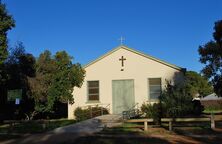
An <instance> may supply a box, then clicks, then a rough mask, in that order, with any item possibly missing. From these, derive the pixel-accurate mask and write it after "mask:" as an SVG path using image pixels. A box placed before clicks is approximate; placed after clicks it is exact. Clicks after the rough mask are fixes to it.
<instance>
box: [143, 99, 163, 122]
mask: <svg viewBox="0 0 222 144" xmlns="http://www.w3.org/2000/svg"><path fill="white" fill-rule="evenodd" d="M141 112H142V113H143V114H145V117H147V118H153V119H154V122H155V123H160V119H161V117H162V108H161V105H160V103H154V104H145V103H144V104H142V106H141Z"/></svg>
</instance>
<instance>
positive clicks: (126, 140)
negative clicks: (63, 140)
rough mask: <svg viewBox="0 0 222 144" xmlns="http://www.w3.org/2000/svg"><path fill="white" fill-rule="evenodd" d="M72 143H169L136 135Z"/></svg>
mask: <svg viewBox="0 0 222 144" xmlns="http://www.w3.org/2000/svg"><path fill="white" fill-rule="evenodd" d="M74 143H78V144H86V143H87V144H120V143H121V144H148V143H161V144H168V143H169V142H168V141H166V140H164V139H160V138H154V137H136V135H131V136H126V137H124V136H119V137H116V136H115V137H114V136H107V135H104V136H86V137H80V138H78V139H76V140H75V141H74ZM74 143H73V144H74Z"/></svg>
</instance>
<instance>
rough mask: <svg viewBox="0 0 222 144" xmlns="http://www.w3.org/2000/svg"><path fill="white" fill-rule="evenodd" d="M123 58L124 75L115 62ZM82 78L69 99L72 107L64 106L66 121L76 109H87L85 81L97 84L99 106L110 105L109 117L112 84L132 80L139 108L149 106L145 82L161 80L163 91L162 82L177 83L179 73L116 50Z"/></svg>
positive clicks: (90, 67)
mask: <svg viewBox="0 0 222 144" xmlns="http://www.w3.org/2000/svg"><path fill="white" fill-rule="evenodd" d="M121 56H124V58H126V61H124V71H120V70H121V61H119V58H121ZM85 71H86V77H85V81H84V83H83V85H82V87H81V88H74V92H73V96H74V101H75V103H74V104H73V105H68V118H69V119H72V118H74V115H73V111H74V109H75V108H76V107H78V106H87V105H90V104H97V103H88V102H87V86H86V84H87V81H90V80H99V85H100V88H99V90H100V103H98V104H110V106H111V107H110V110H111V111H110V112H111V113H112V80H121V79H134V91H135V102H136V103H139V104H140V105H141V104H142V103H144V102H150V100H149V89H148V78H161V80H162V89H164V88H165V85H166V81H165V80H171V81H174V78H175V81H181V80H182V79H183V72H181V71H180V70H178V69H176V68H172V67H170V66H167V65H165V64H162V63H159V62H157V61H154V60H151V59H149V58H147V57H144V56H142V55H139V54H136V53H134V52H132V51H129V50H128V49H125V48H124V47H120V48H119V49H117V50H116V51H114V52H113V53H111V54H110V55H108V56H106V57H104V58H102V59H101V60H99V61H97V62H95V63H93V64H92V65H89V66H88V67H86V68H85Z"/></svg>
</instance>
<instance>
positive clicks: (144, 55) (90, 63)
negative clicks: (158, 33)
mask: <svg viewBox="0 0 222 144" xmlns="http://www.w3.org/2000/svg"><path fill="white" fill-rule="evenodd" d="M121 48H123V49H125V50H128V51H131V52H133V53H136V54H138V55H141V56H143V57H146V58H148V59H151V60H154V61H156V62H159V63H162V64H164V65H167V66H169V67H171V68H174V69H177V70H181V71H184V70H186V69H185V68H181V67H179V66H176V65H174V64H170V63H168V62H166V61H164V60H161V59H158V58H155V57H153V56H151V55H148V54H145V53H143V52H140V51H138V50H135V49H133V48H129V47H128V46H125V45H120V46H118V47H116V48H114V49H112V50H110V51H108V52H107V53H105V54H104V55H102V56H100V57H99V58H97V59H95V60H93V61H91V62H89V63H88V64H86V65H85V66H84V67H83V68H86V67H88V66H90V65H92V64H94V63H96V62H97V61H99V60H101V59H103V58H104V57H106V56H108V55H110V54H112V53H114V52H115V51H117V50H119V49H121Z"/></svg>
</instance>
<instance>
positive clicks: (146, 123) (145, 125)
mask: <svg viewBox="0 0 222 144" xmlns="http://www.w3.org/2000/svg"><path fill="white" fill-rule="evenodd" d="M147 130H148V122H147V121H145V122H144V131H147Z"/></svg>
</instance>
